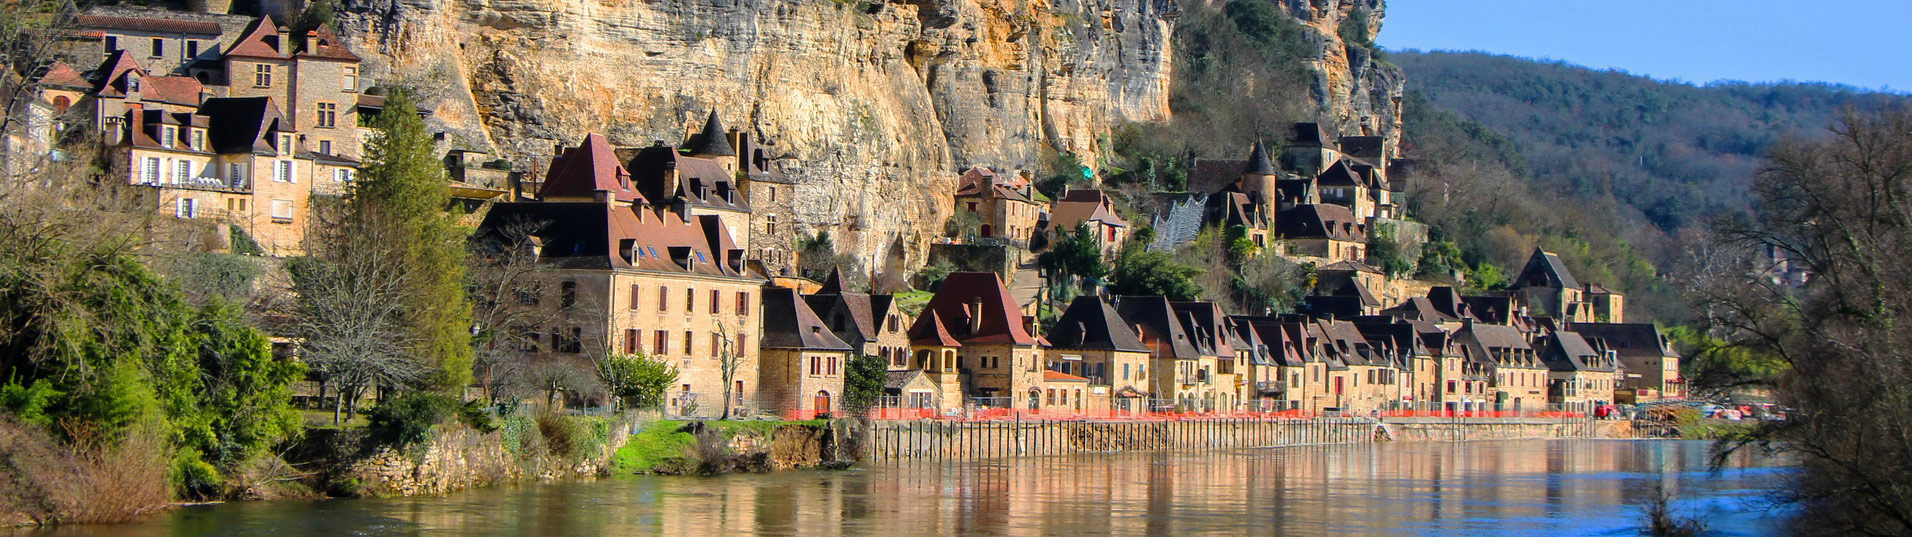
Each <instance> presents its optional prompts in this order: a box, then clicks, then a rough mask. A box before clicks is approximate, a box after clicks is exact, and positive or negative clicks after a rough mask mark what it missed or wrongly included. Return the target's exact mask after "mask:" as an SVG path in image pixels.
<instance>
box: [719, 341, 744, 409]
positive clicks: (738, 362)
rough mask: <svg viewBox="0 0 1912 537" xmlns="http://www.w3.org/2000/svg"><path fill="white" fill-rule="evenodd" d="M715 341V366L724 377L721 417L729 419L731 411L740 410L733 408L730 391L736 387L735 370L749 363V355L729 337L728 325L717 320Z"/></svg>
mask: <svg viewBox="0 0 1912 537" xmlns="http://www.w3.org/2000/svg"><path fill="white" fill-rule="evenodd" d="M717 343H718V350H717V368H718V373H720V374H721V375H722V377H723V379H724V413H723V417H722V418H721V419H730V415H731V413H732V412H733V411H737V410H741V409H738V408H735V405H734V404H733V403H734V400H733V399H734V398H735V397H736V394H734V393H732V392H733V391H734V390H735V389H736V388H735V386H736V385H737V372H738V371H739V370H741V369H743V367H744V366H745V365H747V364H749V363H750V356H749V355H747V354H745V353H744V352H743V349H739V348H737V344H736V342H735V341H734V340H733V339H732V338H731V337H730V325H728V324H725V323H724V322H722V321H718V322H717Z"/></svg>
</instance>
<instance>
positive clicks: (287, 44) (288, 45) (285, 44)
mask: <svg viewBox="0 0 1912 537" xmlns="http://www.w3.org/2000/svg"><path fill="white" fill-rule="evenodd" d="M277 48H278V49H279V54H280V55H282V56H291V55H292V29H291V28H288V27H285V26H280V27H279V46H278V47H277Z"/></svg>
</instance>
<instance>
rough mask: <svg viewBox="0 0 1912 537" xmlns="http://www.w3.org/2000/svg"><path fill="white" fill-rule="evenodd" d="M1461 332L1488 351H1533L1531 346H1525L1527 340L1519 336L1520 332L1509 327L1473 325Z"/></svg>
mask: <svg viewBox="0 0 1912 537" xmlns="http://www.w3.org/2000/svg"><path fill="white" fill-rule="evenodd" d="M1462 332H1465V333H1468V334H1470V335H1471V337H1473V338H1474V340H1475V341H1478V342H1480V344H1481V346H1482V347H1486V348H1488V349H1516V350H1532V349H1533V346H1531V345H1528V344H1527V338H1525V337H1522V336H1521V335H1520V330H1517V329H1515V328H1514V327H1511V326H1501V325H1497V324H1482V323H1475V324H1473V325H1472V326H1471V327H1469V328H1464V329H1462Z"/></svg>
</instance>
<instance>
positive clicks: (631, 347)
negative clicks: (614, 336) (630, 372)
mask: <svg viewBox="0 0 1912 537" xmlns="http://www.w3.org/2000/svg"><path fill="white" fill-rule="evenodd" d="M642 334H643V332H642V331H640V330H638V329H636V328H626V329H624V354H637V340H638V339H639V338H641V337H643V336H642Z"/></svg>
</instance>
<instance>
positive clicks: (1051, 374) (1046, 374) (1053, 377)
mask: <svg viewBox="0 0 1912 537" xmlns="http://www.w3.org/2000/svg"><path fill="white" fill-rule="evenodd" d="M1042 381H1043V382H1088V381H1089V379H1086V378H1083V377H1078V376H1075V375H1071V374H1068V373H1063V372H1061V371H1050V370H1047V369H1044V370H1042Z"/></svg>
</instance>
